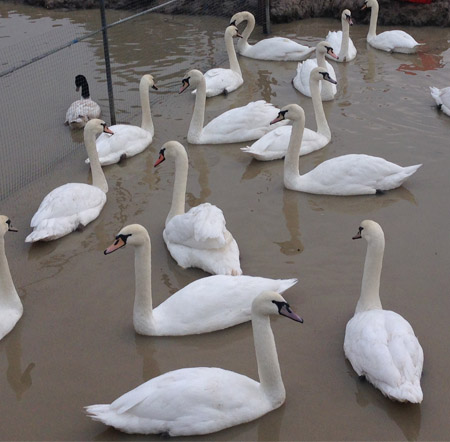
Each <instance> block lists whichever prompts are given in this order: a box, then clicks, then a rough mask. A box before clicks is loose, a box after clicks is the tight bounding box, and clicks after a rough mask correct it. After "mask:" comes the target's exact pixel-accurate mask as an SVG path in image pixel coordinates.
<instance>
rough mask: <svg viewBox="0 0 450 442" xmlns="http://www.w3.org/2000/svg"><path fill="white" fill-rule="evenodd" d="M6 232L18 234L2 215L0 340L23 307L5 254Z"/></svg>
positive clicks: (0, 222)
mask: <svg viewBox="0 0 450 442" xmlns="http://www.w3.org/2000/svg"><path fill="white" fill-rule="evenodd" d="M6 232H17V229H15V228H14V227H13V226H12V224H11V220H10V219H9V218H8V217H7V216H4V215H0V340H1V339H3V337H4V336H6V335H7V334H8V333H9V332H10V331H11V330H12V329H13V328H14V326H15V325H16V323H17V321H18V320H19V319H20V318H21V317H22V313H23V306H22V302H21V301H20V298H19V295H18V294H17V291H16V288H15V287H14V282H13V280H12V277H11V272H10V271H9V265H8V259H7V258H6V253H5V234H6Z"/></svg>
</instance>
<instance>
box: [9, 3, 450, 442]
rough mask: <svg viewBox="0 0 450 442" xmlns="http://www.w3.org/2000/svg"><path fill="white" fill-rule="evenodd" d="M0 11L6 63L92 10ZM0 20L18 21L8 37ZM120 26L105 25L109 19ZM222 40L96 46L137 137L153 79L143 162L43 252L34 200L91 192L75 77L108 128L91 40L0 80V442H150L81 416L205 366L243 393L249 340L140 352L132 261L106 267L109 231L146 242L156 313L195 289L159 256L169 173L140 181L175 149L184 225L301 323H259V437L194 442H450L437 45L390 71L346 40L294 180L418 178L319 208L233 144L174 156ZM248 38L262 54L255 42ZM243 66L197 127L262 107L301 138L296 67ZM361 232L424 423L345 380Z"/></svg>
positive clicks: (155, 29)
mask: <svg viewBox="0 0 450 442" xmlns="http://www.w3.org/2000/svg"><path fill="white" fill-rule="evenodd" d="M1 8H2V9H1V11H2V18H1V19H0V26H1V27H0V32H1V33H0V36H1V37H2V38H1V39H0V44H1V45H2V46H1V47H2V48H8V47H9V46H10V45H11V44H13V43H14V44H15V43H16V42H17V41H18V40H16V39H21V38H23V34H22V33H20V32H18V30H19V29H21V27H22V28H23V29H26V30H27V32H28V33H29V35H30V36H31V37H33V38H36V39H37V40H38V36H40V35H41V34H45V35H47V33H49V32H50V31H51V30H52V28H53V27H60V28H59V29H57V32H58V33H59V34H58V35H66V34H65V32H67V35H72V34H71V33H78V32H81V31H82V30H83V29H84V28H85V29H87V30H93V29H95V28H96V27H97V26H98V17H97V15H96V11H91V12H90V13H89V15H88V16H87V19H86V14H85V12H84V11H76V12H70V13H61V12H60V13H58V12H55V11H52V12H47V11H45V10H41V9H34V8H29V7H26V6H18V5H8V4H2V6H1ZM7 10H10V11H11V10H16V11H17V12H16V13H13V14H11V13H10V14H9V17H8V18H7V17H6V11H7ZM124 14H126V13H123V12H119V11H113V12H110V13H108V19H109V20H110V21H113V20H117V19H119V18H122V17H123V16H124ZM48 15H49V16H50V17H51V19H49V18H45V16H48ZM67 17H69V19H67ZM226 24H227V21H226V20H224V19H223V18H214V17H208V18H207V19H205V17H183V16H176V17H172V16H164V15H157V14H155V15H151V16H150V15H147V16H144V17H142V18H140V19H138V20H136V21H134V22H128V24H126V25H123V26H118V27H116V28H112V29H111V30H110V32H109V34H110V37H111V39H112V45H111V55H112V64H113V69H114V77H113V80H114V86H115V88H114V93H115V97H116V100H117V101H116V110H117V117H118V121H120V122H131V123H133V124H139V123H140V110H139V106H138V99H137V95H138V92H137V90H138V89H137V84H138V81H139V78H140V76H141V75H142V74H144V73H151V74H153V75H154V77H155V80H156V81H157V85H158V87H159V88H160V90H159V91H158V92H153V91H152V92H151V106H152V115H153V119H154V124H155V138H154V141H153V143H152V145H151V147H150V148H149V149H147V150H146V151H145V152H143V153H142V154H140V155H138V156H136V157H134V158H131V159H128V160H127V161H125V162H124V163H122V164H118V165H113V166H108V167H107V168H105V173H106V177H107V179H108V183H109V186H110V190H109V193H108V201H107V204H106V206H105V207H104V209H103V211H102V213H101V215H100V216H99V218H98V219H97V220H95V221H94V222H92V223H91V224H90V225H88V226H87V227H86V229H85V230H84V231H83V232H75V233H73V234H71V235H68V236H66V237H64V238H62V239H59V240H57V241H53V242H49V243H40V244H33V245H31V246H30V245H29V244H25V243H24V239H25V237H26V235H27V234H28V233H29V232H30V228H29V222H30V219H31V217H32V215H33V213H34V212H35V211H36V209H37V207H38V206H39V203H40V201H41V200H42V198H43V197H44V196H45V195H46V194H47V193H48V192H49V191H50V190H51V189H53V188H54V187H56V186H58V185H61V184H64V183H66V182H89V180H90V174H89V169H88V167H87V165H85V164H84V159H85V157H86V154H85V151H84V149H83V144H82V135H81V134H80V133H73V132H72V133H70V132H69V129H68V128H66V127H65V126H63V125H62V122H63V119H64V114H65V111H66V109H67V107H68V105H69V104H70V103H71V101H73V100H74V99H76V98H77V97H76V95H75V92H74V90H73V89H74V87H73V79H72V78H73V77H74V75H75V74H77V73H81V72H83V73H87V75H88V76H90V77H91V78H93V81H92V82H91V83H90V85H91V94H92V97H93V98H94V99H96V101H98V102H99V103H100V104H101V106H102V108H103V111H104V118H105V119H106V120H107V121H109V114H108V104H107V100H106V96H107V95H106V83H105V80H104V67H103V62H102V59H101V55H102V43H101V40H100V37H93V38H92V39H90V40H89V41H88V42H87V43H83V44H79V45H75V46H74V47H73V48H70V49H68V50H64V51H61V52H59V53H58V54H57V55H54V56H51V57H50V58H49V60H48V61H47V62H46V61H44V62H39V63H36V64H35V65H32V66H30V67H28V68H25V69H23V70H21V71H19V72H18V73H17V74H14V75H12V76H9V77H8V78H6V79H2V82H3V81H4V82H5V83H2V84H6V85H7V87H6V88H2V91H6V92H5V93H4V96H3V97H2V106H5V107H3V108H2V109H3V112H2V114H3V115H4V117H3V121H2V123H1V125H2V137H1V148H2V150H4V151H5V152H6V157H5V158H4V160H3V161H2V162H3V164H5V161H6V165H7V167H5V166H3V167H4V168H3V169H2V170H3V172H2V179H3V180H4V182H6V183H8V182H11V181H12V180H14V179H15V178H16V177H17V176H19V180H18V181H17V182H18V184H17V186H16V187H17V188H19V190H15V191H14V192H10V193H9V194H8V196H7V197H6V198H5V199H4V200H3V201H2V202H1V213H2V214H6V215H8V216H9V217H10V218H11V219H12V221H13V223H14V224H15V225H16V227H18V228H19V230H20V231H19V233H17V234H11V235H8V236H7V238H6V247H7V256H8V259H9V263H10V268H11V273H12V275H13V278H14V281H15V284H16V287H17V290H18V292H19V294H20V295H21V298H22V301H23V304H24V309H25V313H24V316H23V318H22V319H21V320H20V322H19V323H18V325H17V326H16V327H15V329H14V330H13V331H12V332H11V333H10V334H9V335H8V336H7V337H6V338H4V339H3V340H2V341H1V342H0V392H1V397H2V400H1V401H0V415H1V416H2V419H1V422H2V423H1V432H0V438H1V439H2V440H144V439H145V440H159V439H160V437H159V436H151V437H143V436H131V435H126V434H123V433H120V432H118V431H116V430H114V429H111V428H107V427H105V426H104V425H102V424H100V423H98V422H93V421H91V420H90V419H88V418H87V417H86V416H85V415H84V412H83V407H84V406H86V405H89V404H94V403H108V402H111V401H112V400H114V399H115V398H116V397H118V396H119V395H121V394H123V393H124V392H126V391H128V390H130V389H132V388H134V387H135V386H137V385H139V384H140V383H142V382H143V381H145V380H147V379H149V378H151V377H154V376H157V375H159V374H161V373H165V372H167V371H170V370H174V369H177V368H181V367H194V366H217V367H223V368H226V369H230V370H234V371H236V372H239V373H243V374H246V375H248V376H250V377H253V378H257V368H256V361H255V357H254V350H253V340H252V334H251V326H250V324H249V323H248V324H243V325H241V326H238V327H234V328H231V329H228V330H226V331H221V332H216V333H211V334H207V335H201V336H187V337H181V338H152V337H142V336H138V335H136V334H135V332H134V329H133V326H132V308H133V294H134V259H133V250H132V249H131V248H126V249H124V250H121V251H120V252H117V253H114V254H113V255H111V256H104V255H103V253H102V252H103V250H104V249H105V248H106V247H107V246H108V245H109V244H110V243H111V242H112V240H113V239H114V236H115V235H116V234H117V232H118V231H119V230H120V229H121V228H122V227H123V226H124V225H126V224H130V223H141V224H143V225H144V226H145V227H146V228H147V229H148V231H149V233H150V236H151V239H152V246H153V249H152V253H153V255H152V259H153V269H152V276H153V297H154V305H158V304H159V303H160V302H162V301H164V300H165V299H166V298H167V297H168V296H169V295H170V294H171V293H174V292H175V291H176V290H178V289H179V288H181V287H183V286H185V285H186V284H188V283H189V282H191V281H194V280H196V279H197V278H200V277H204V276H207V275H206V274H205V273H203V272H202V271H200V270H195V269H189V270H183V269H181V268H179V267H178V266H177V265H176V263H175V262H174V261H173V260H172V258H171V257H170V255H169V254H168V252H167V250H166V248H165V245H164V243H163V240H162V230H163V226H164V221H165V218H166V216H167V212H168V210H169V206H170V200H171V195H172V183H173V172H174V170H173V167H171V164H170V163H169V162H165V163H163V164H162V165H161V166H160V167H159V168H158V169H153V163H154V162H155V160H156V158H157V153H158V151H159V149H160V147H161V145H162V144H163V143H164V142H165V141H168V140H170V139H176V140H178V141H181V142H183V143H184V144H185V145H186V147H187V149H188V154H189V159H190V172H189V180H188V194H187V198H186V200H187V205H186V206H187V208H189V207H191V206H195V205H197V204H199V203H201V202H204V201H209V202H211V203H214V204H216V205H218V206H219V207H220V208H221V209H222V210H223V212H224V214H225V217H226V219H227V227H228V228H229V230H230V231H231V232H232V233H233V235H234V237H235V238H236V240H237V242H238V244H239V246H240V250H241V264H242V269H243V271H244V273H245V274H248V275H259V276H266V277H273V278H287V277H297V278H298V279H299V283H298V284H297V285H296V286H295V287H293V288H292V289H290V290H289V291H288V292H286V294H285V297H286V299H287V300H288V301H289V302H290V304H291V305H292V307H293V308H294V309H295V311H297V312H298V313H299V314H300V315H301V316H302V317H303V318H304V320H305V323H304V324H303V325H299V324H297V323H294V322H293V321H286V320H283V319H275V320H273V321H272V328H273V331H274V334H275V338H276V342H277V348H278V356H279V360H280V366H281V370H282V374H283V379H284V384H285V387H286V391H287V400H286V403H285V404H284V405H283V406H282V407H281V408H280V409H278V410H276V411H274V412H272V413H270V414H268V415H266V416H264V417H263V418H261V419H258V420H257V421H254V422H251V423H248V424H244V425H240V426H237V427H234V428H230V429H228V430H224V431H221V432H219V433H215V434H212V435H208V436H205V437H203V438H202V437H195V438H192V439H195V440H201V439H203V440H445V439H449V435H450V422H449V420H448V411H447V410H448V408H449V406H450V390H449V384H450V383H449V373H448V366H449V364H450V353H449V352H448V350H447V342H446V336H449V334H450V324H449V321H448V312H449V310H450V298H449V296H448V295H449V290H448V285H449V284H448V281H449V277H448V269H449V267H450V252H449V250H450V247H449V245H450V239H449V233H448V222H447V219H448V207H449V206H450V193H449V191H448V189H449V184H450V178H449V173H448V170H449V166H450V145H449V144H450V143H449V133H450V118H449V117H447V116H445V115H444V114H442V113H440V112H439V111H438V110H437V109H436V107H435V106H434V101H433V100H432V98H431V96H430V94H429V89H428V86H431V85H433V86H437V87H446V86H449V85H450V83H449V75H448V72H449V63H450V50H449V49H448V48H449V44H448V42H449V40H450V30H449V29H448V28H445V29H441V28H409V29H408V28H404V29H405V30H407V31H408V32H410V33H411V34H412V35H413V36H414V37H415V38H416V39H417V40H418V41H420V42H425V43H426V45H424V46H423V47H422V48H421V50H420V52H419V53H418V54H417V55H400V54H399V55H390V54H387V53H384V52H380V51H376V50H374V49H371V48H369V47H367V46H366V41H365V35H366V32H367V26H362V25H361V26H359V25H357V24H356V25H355V26H353V27H352V29H351V37H352V39H353V41H354V43H355V45H356V47H357V49H358V56H357V58H356V59H355V60H354V61H352V62H350V63H347V64H335V71H336V74H337V81H338V94H337V96H336V99H335V100H334V101H333V102H327V103H325V104H324V106H325V112H326V115H327V118H328V121H329V125H330V128H331V131H332V141H331V143H330V144H329V145H328V146H327V147H326V148H324V149H322V150H321V151H319V152H316V153H314V154H311V155H308V156H307V157H302V158H301V160H300V171H301V172H306V171H308V170H310V169H311V168H312V167H314V166H315V165H317V164H319V163H320V162H322V161H324V160H326V159H328V158H333V157H335V156H338V155H341V154H345V153H366V154H371V155H376V156H381V157H384V158H386V159H388V160H390V161H393V162H396V163H398V164H401V165H411V164H417V163H423V167H422V168H421V169H419V171H418V172H417V173H416V174H415V175H414V176H413V177H411V178H410V179H409V180H408V181H407V183H406V184H405V186H404V187H401V188H399V189H397V190H394V191H390V192H387V193H386V194H384V195H381V196H362V197H328V196H316V195H308V194H303V193H299V192H293V191H289V190H286V189H284V187H283V181H282V162H281V161H274V162H269V163H260V162H256V161H255V160H251V159H250V158H249V157H247V156H245V155H244V154H243V153H242V152H241V151H240V149H239V147H242V146H244V145H245V143H241V144H232V145H223V146H221V145H218V146H194V145H188V144H186V134H187V129H188V126H189V121H190V116H191V113H192V108H193V102H194V98H193V97H192V96H191V95H190V94H188V93H184V94H182V95H177V91H178V88H179V86H180V82H181V79H182V78H183V75H184V74H185V72H186V71H187V70H188V69H191V68H199V69H201V70H206V69H208V68H210V67H213V66H215V65H217V64H221V65H224V64H226V58H225V56H224V45H223V40H222V36H223V31H224V29H225V27H226ZM338 28H339V21H337V20H331V19H314V20H305V21H301V22H295V23H290V24H284V25H275V26H273V34H274V35H283V36H287V37H290V38H297V39H298V40H299V41H300V42H302V43H304V44H310V45H313V44H316V43H317V42H319V41H321V40H323V38H324V36H325V35H326V34H327V32H328V30H329V29H333V30H334V29H338ZM383 29H386V28H380V30H383ZM64 30H66V31H64ZM48 35H50V34H48ZM161 36H163V38H161ZM70 38H71V37H70ZM254 38H255V39H259V38H262V35H261V34H260V33H259V32H258V31H255V34H254ZM63 41H65V39H64V38H63V39H62V40H61V42H63ZM16 47H18V46H14V48H16ZM20 47H21V48H22V46H20ZM23 51H24V53H25V55H27V54H26V49H23ZM16 55H17V54H16ZM19 55H20V54H19ZM2 61H3V60H2ZM239 61H240V63H241V69H242V71H243V75H244V79H245V83H244V86H243V87H242V88H241V89H239V90H238V91H236V92H234V93H232V94H230V95H229V96H228V97H215V98H212V99H209V100H208V102H207V109H206V121H209V120H210V119H211V118H213V117H214V116H216V115H218V114H220V113H221V112H224V111H225V110H228V109H229V108H231V107H234V106H240V105H244V104H246V103H247V102H249V101H251V100H256V99H261V98H262V99H266V100H268V101H271V102H272V103H274V104H275V105H277V106H283V105H285V104H289V103H292V102H296V103H299V104H300V105H301V106H303V107H304V109H305V111H306V116H307V117H306V118H307V127H310V128H313V129H314V128H315V122H314V117H313V111H312V105H311V101H310V100H309V99H307V98H305V97H303V96H302V95H301V94H300V93H298V92H297V91H296V90H295V89H293V87H292V85H291V80H292V78H293V76H294V75H295V69H296V63H291V62H288V63H277V62H262V61H255V60H251V59H245V58H242V57H241V58H240V59H239ZM5 112H7V114H5ZM11 127H13V129H14V130H7V129H10V128H11ZM5 134H6V135H5ZM48 164H51V166H46V165H48ZM36 168H40V169H39V173H36V176H34V175H33V174H34V172H33V171H34V170H35V169H36ZM363 219H373V220H375V221H377V222H379V223H380V224H381V226H382V227H383V229H384V232H385V236H386V251H385V257H384V267H383V272H382V281H381V300H382V303H383V305H384V307H385V308H386V309H392V310H395V311H397V312H398V313H400V314H402V315H403V316H404V317H405V318H407V319H408V321H409V322H410V323H411V324H412V326H413V328H414V330H415V332H416V334H417V336H418V338H419V340H420V342H421V344H422V346H423V349H424V353H425V364H424V374H423V378H422V388H423V391H424V401H423V403H422V404H421V405H405V404H398V403H394V402H392V401H390V400H388V399H386V398H384V397H383V396H382V395H381V393H380V392H379V391H377V390H375V389H374V388H373V387H372V386H371V385H369V384H368V383H367V382H364V381H361V380H359V379H358V377H357V376H356V374H355V373H354V372H353V370H352V368H351V366H350V365H349V363H348V362H346V360H345V358H344V355H343V350H342V344H343V338H344V330H345V325H346V323H347V321H348V320H349V318H350V317H351V316H352V314H353V311H354V308H355V305H356V302H357V299H358V296H359V291H360V284H361V277H362V268H363V261H364V256H365V251H366V244H365V242H359V241H358V242H355V241H352V240H351V237H352V236H353V235H354V234H355V233H356V231H357V228H358V226H359V223H360V221H361V220H363ZM188 439H189V438H188Z"/></svg>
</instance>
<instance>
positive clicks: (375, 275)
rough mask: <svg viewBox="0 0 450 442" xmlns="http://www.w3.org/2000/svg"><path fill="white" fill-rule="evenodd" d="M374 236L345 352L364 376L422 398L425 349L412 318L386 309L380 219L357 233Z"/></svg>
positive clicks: (403, 395)
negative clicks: (382, 295)
mask: <svg viewBox="0 0 450 442" xmlns="http://www.w3.org/2000/svg"><path fill="white" fill-rule="evenodd" d="M361 237H363V238H365V239H366V240H367V242H368V246H367V255H366V261H365V265H364V275H363V282H362V288H361V296H360V299H359V301H358V304H357V307H356V310H355V315H354V316H353V318H352V319H350V321H349V322H348V324H347V327H346V330H345V339H344V352H345V356H346V357H347V359H348V360H349V361H350V363H351V364H352V367H353V369H354V370H355V371H356V373H357V374H358V375H359V376H365V377H366V379H367V380H368V381H369V382H371V383H372V384H373V385H374V386H375V387H377V388H378V389H379V390H381V392H382V393H383V394H384V395H385V396H387V397H389V398H391V399H395V400H398V401H401V402H406V401H408V402H413V403H420V402H422V399H423V393H422V388H421V386H420V378H421V375H422V367H423V350H422V347H421V346H420V344H419V341H418V339H417V337H416V336H415V334H414V331H413V329H412V327H411V325H410V324H409V322H408V321H406V319H404V318H403V317H402V316H400V315H399V314H397V313H395V312H393V311H389V310H383V309H382V306H381V302H380V295H379V286H380V276H381V268H382V260H383V253H384V233H383V230H382V229H381V227H380V226H379V224H377V223H375V222H374V221H370V220H365V221H363V222H362V223H361V227H360V230H359V233H358V234H357V235H356V236H355V237H354V239H356V238H361Z"/></svg>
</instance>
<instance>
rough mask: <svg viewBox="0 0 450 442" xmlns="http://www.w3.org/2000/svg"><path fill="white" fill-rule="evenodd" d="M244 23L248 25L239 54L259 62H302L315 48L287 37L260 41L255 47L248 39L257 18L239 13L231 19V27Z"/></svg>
mask: <svg viewBox="0 0 450 442" xmlns="http://www.w3.org/2000/svg"><path fill="white" fill-rule="evenodd" d="M243 21H246V22H247V25H246V27H245V29H244V31H243V32H242V40H239V41H238V44H237V52H238V53H239V54H241V55H243V56H244V57H249V58H256V59H258V60H275V61H301V60H305V59H306V58H308V57H309V56H310V55H311V54H312V53H313V52H314V48H310V47H308V46H304V45H301V44H299V43H296V42H295V41H293V40H290V39H289V38H285V37H272V38H266V39H265V40H260V41H258V42H257V43H255V44H254V45H249V44H248V38H249V36H250V34H251V33H252V32H253V29H254V28H255V17H254V15H253V14H252V13H251V12H248V11H242V12H238V13H236V14H234V15H233V17H231V20H230V25H236V26H238V25H239V24H240V23H242V22H243Z"/></svg>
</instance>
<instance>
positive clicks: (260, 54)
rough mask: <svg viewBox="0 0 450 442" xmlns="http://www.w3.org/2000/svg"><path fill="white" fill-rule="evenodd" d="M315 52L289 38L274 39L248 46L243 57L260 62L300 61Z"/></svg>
mask: <svg viewBox="0 0 450 442" xmlns="http://www.w3.org/2000/svg"><path fill="white" fill-rule="evenodd" d="M314 50H315V48H310V47H308V46H304V45H301V44H299V43H297V42H295V41H293V40H290V39H289V38H284V37H272V38H267V39H265V40H260V41H259V42H257V43H256V44H254V45H252V46H248V47H247V48H246V50H244V52H242V55H245V56H247V57H252V58H258V59H260V60H279V61H283V60H292V61H296V60H297V61H299V60H304V59H306V58H307V57H309V56H310V55H311V54H312V53H313V52H314Z"/></svg>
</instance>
